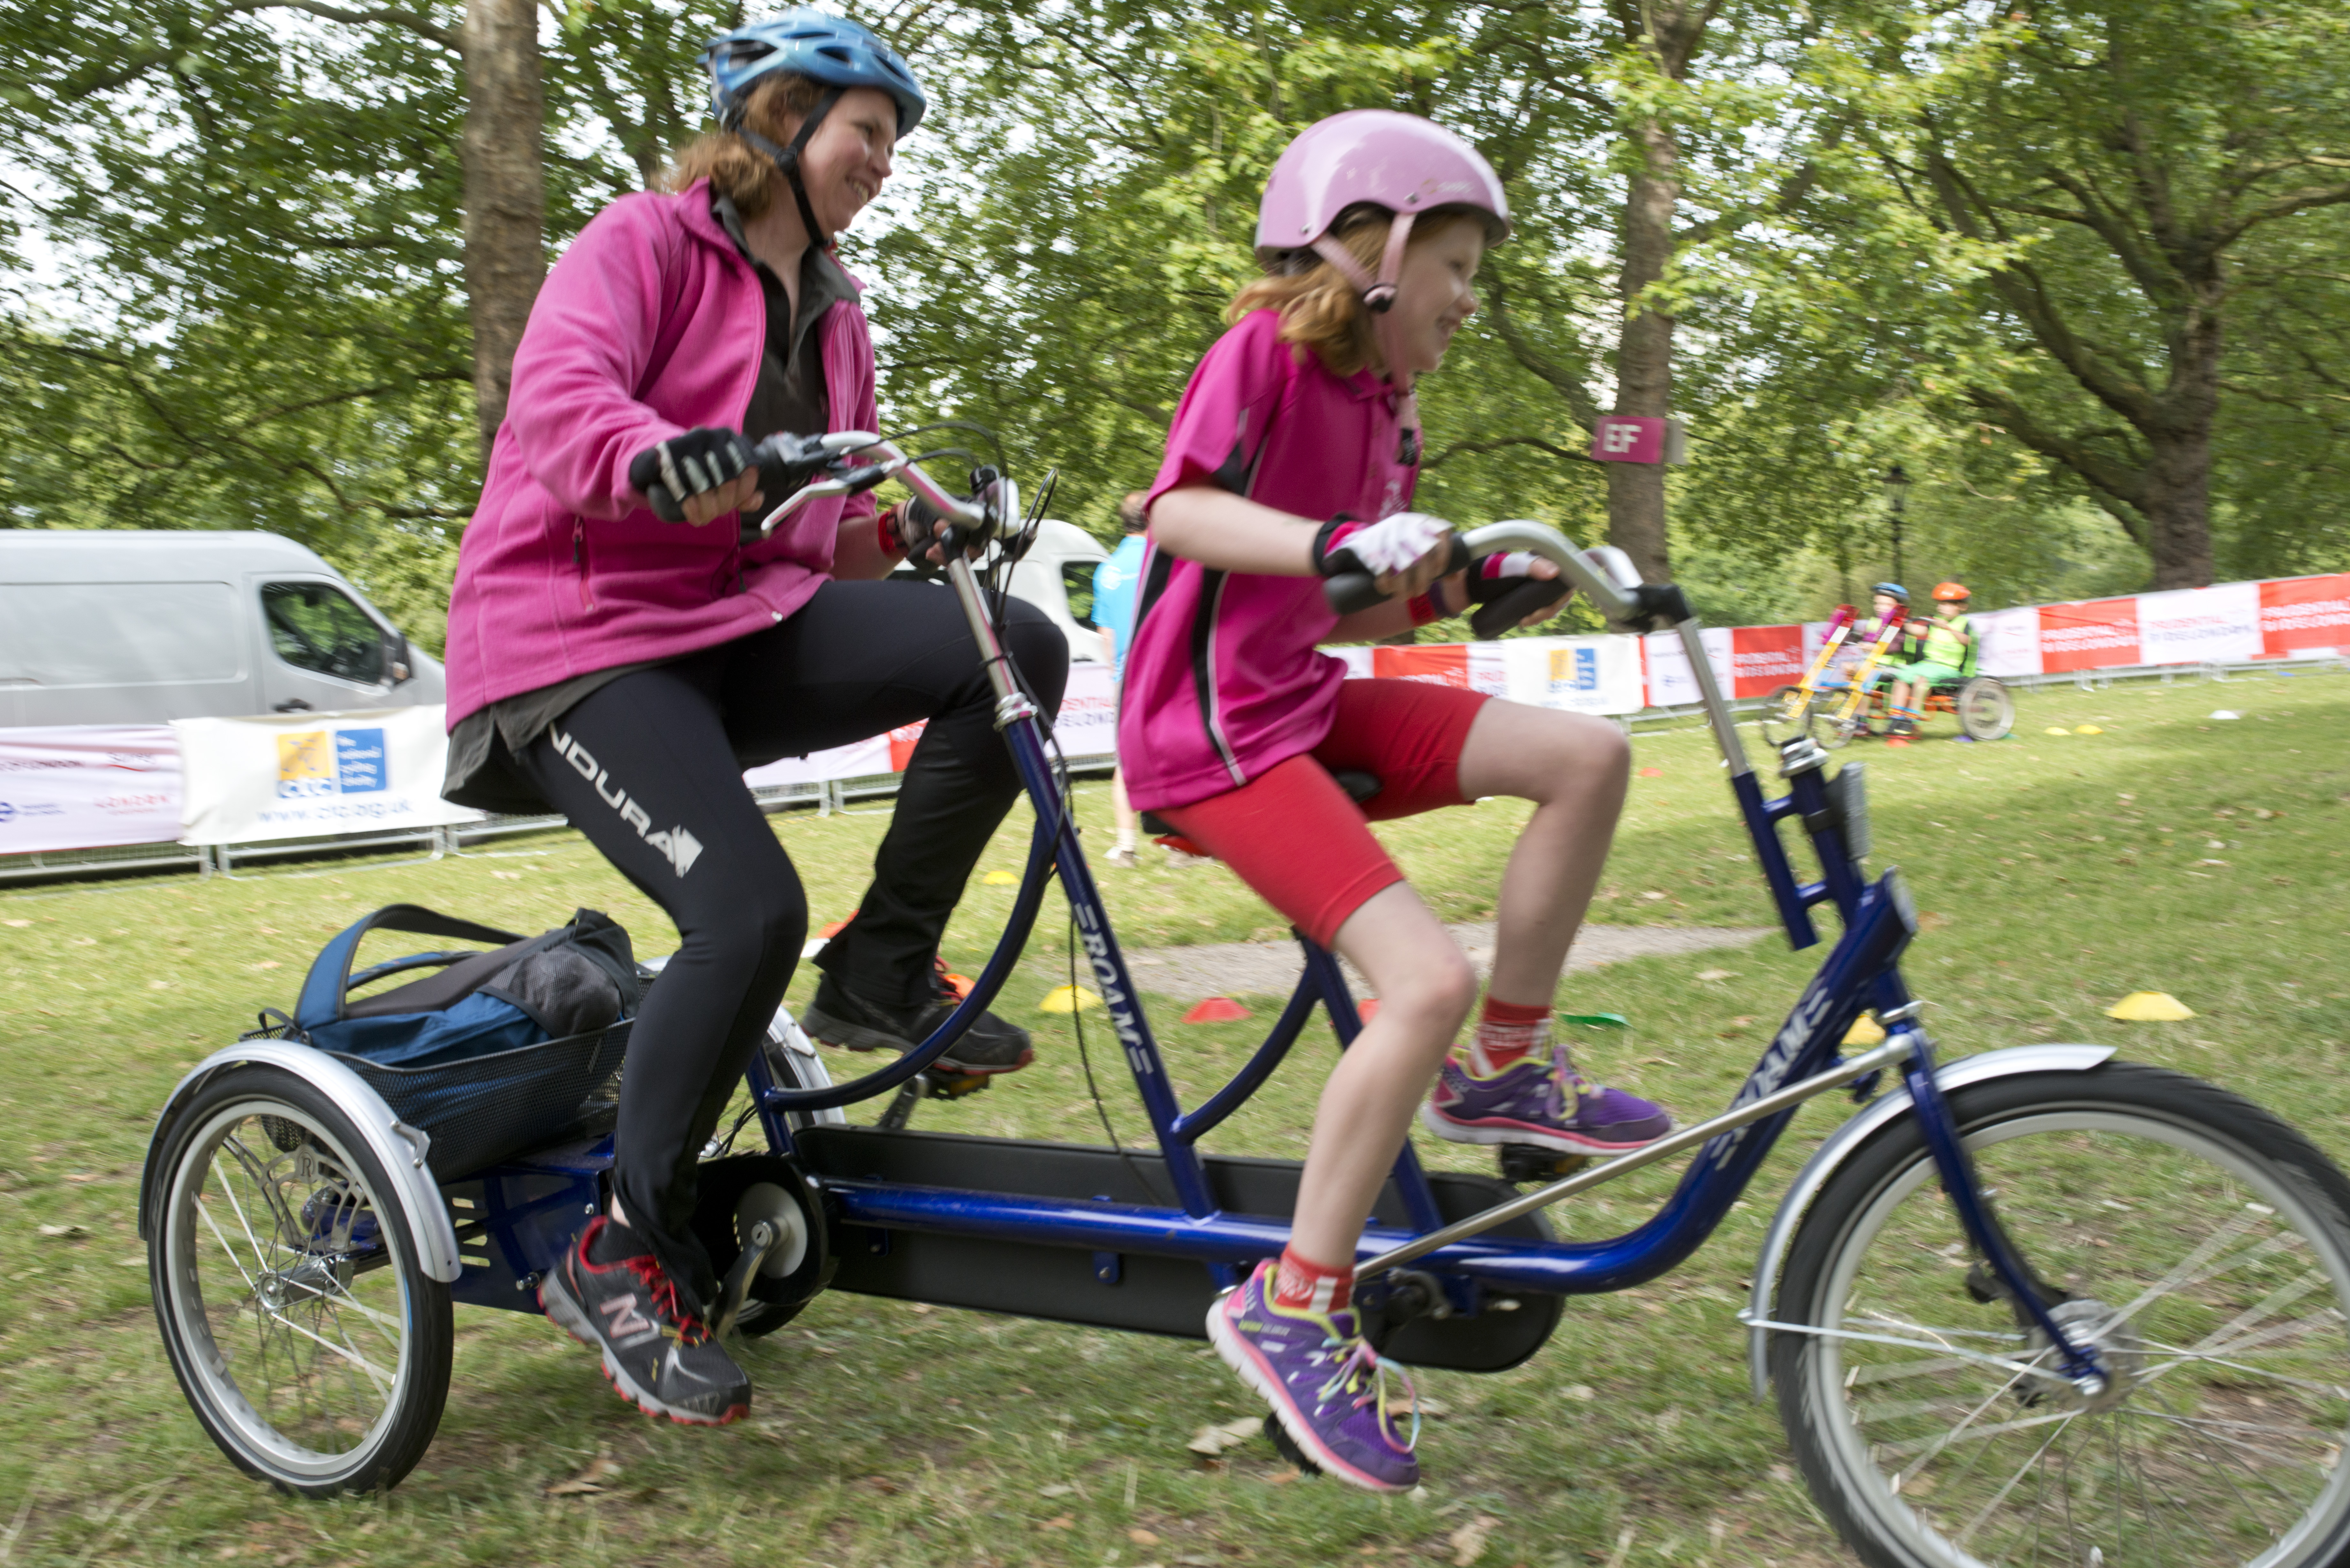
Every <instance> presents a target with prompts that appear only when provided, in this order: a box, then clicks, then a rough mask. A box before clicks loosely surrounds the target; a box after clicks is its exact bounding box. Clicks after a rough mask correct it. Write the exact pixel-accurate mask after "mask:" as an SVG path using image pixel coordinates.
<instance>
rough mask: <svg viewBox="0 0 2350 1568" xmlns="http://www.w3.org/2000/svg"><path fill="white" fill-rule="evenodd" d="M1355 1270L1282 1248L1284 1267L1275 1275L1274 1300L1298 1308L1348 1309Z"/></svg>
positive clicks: (1275, 1302)
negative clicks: (1333, 1266)
mask: <svg viewBox="0 0 2350 1568" xmlns="http://www.w3.org/2000/svg"><path fill="white" fill-rule="evenodd" d="M1354 1291H1355V1271H1354V1269H1353V1267H1352V1266H1351V1265H1350V1266H1348V1267H1347V1268H1343V1269H1333V1268H1329V1267H1327V1266H1326V1265H1324V1264H1321V1263H1317V1262H1314V1261H1313V1260H1312V1259H1311V1258H1307V1257H1305V1256H1303V1255H1302V1254H1300V1253H1299V1251H1297V1249H1296V1248H1295V1247H1284V1248H1283V1249H1282V1250H1281V1268H1280V1270H1279V1271H1278V1272H1276V1273H1275V1274H1274V1278H1273V1304H1274V1305H1275V1306H1284V1307H1288V1308H1291V1309H1292V1310H1293V1311H1298V1312H1318V1313H1323V1314H1329V1313H1334V1312H1345V1311H1346V1310H1347V1303H1348V1302H1350V1301H1352V1300H1353V1299H1354Z"/></svg>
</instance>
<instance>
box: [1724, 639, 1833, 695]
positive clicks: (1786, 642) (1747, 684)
mask: <svg viewBox="0 0 2350 1568" xmlns="http://www.w3.org/2000/svg"><path fill="white" fill-rule="evenodd" d="M1812 646H1813V649H1814V651H1817V649H1818V646H1819V645H1818V644H1816V643H1814V644H1813V645H1812ZM1809 662H1810V661H1809V660H1808V659H1805V658H1804V628H1802V627H1800V626H1740V627H1732V628H1731V631H1730V670H1731V688H1732V689H1731V693H1730V694H1731V696H1732V697H1768V696H1769V695H1771V693H1772V692H1773V691H1777V690H1779V688H1780V687H1782V686H1793V685H1794V684H1795V682H1797V681H1798V680H1802V679H1803V678H1804V666H1805V665H1806V664H1807V663H1809Z"/></svg>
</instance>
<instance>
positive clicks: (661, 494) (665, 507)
mask: <svg viewBox="0 0 2350 1568" xmlns="http://www.w3.org/2000/svg"><path fill="white" fill-rule="evenodd" d="M645 499H646V500H647V501H649V502H650V503H652V508H653V515H654V516H656V517H658V518H660V520H661V521H662V522H664V523H682V522H684V521H685V508H684V506H683V505H681V504H680V503H679V501H678V499H677V497H676V496H674V495H672V494H671V493H670V489H669V486H668V485H666V484H655V485H654V486H653V487H652V488H651V489H650V490H648V491H646V492H645Z"/></svg>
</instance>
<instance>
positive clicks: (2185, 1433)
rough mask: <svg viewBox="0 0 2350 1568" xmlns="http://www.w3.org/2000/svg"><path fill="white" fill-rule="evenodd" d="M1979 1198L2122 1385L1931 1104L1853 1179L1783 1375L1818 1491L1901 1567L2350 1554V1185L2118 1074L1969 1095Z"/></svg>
mask: <svg viewBox="0 0 2350 1568" xmlns="http://www.w3.org/2000/svg"><path fill="white" fill-rule="evenodd" d="M1950 1104H1951V1107H1952V1110H1953V1112H1954V1113H1955V1115H1956V1116H1957V1119H1958V1123H1959V1127H1960V1132H1961V1136H1962V1137H1963V1138H1964V1140H1965V1142H1966V1145H1967V1147H1968V1148H1969V1150H1970V1156H1971V1158H1973V1160H1974V1161H1975V1164H1976V1170H1977V1179H1978V1182H1979V1185H1980V1186H1981V1188H1982V1189H1984V1190H1985V1191H1986V1192H1988V1193H1990V1194H1991V1195H1992V1201H1993V1202H1994V1203H1995V1204H1996V1207H1997V1210H1998V1214H1999V1218H2000V1220H2001V1222H2002V1225H2003V1227H2004V1228H2005V1230H2006V1231H2007V1232H2008V1233H2009V1234H2010V1235H2012V1237H2013V1238H2014V1239H2015V1242H2016V1245H2017V1246H2018V1247H2019V1248H2020V1249H2021V1250H2022V1253H2023V1255H2024V1258H2025V1260H2026V1262H2027V1263H2028V1266H2029V1267H2030V1268H2031V1269H2032V1270H2033V1272H2035V1273H2036V1274H2037V1275H2038V1277H2039V1278H2040V1279H2041V1280H2043V1281H2044V1282H2046V1283H2047V1284H2048V1285H2050V1286H2052V1287H2054V1290H2055V1291H2056V1293H2058V1294H2060V1295H2061V1296H2062V1297H2063V1298H2064V1299H2063V1300H2062V1301H2061V1302H2059V1303H2055V1304H2054V1307H2053V1311H2052V1314H2051V1315H2053V1316H2054V1318H2055V1319H2056V1320H2057V1321H2058V1322H2059V1323H2060V1324H2063V1325H2064V1327H2065V1330H2066V1332H2067V1334H2074V1333H2075V1332H2076V1331H2077V1333H2078V1334H2079V1335H2080V1336H2081V1337H2082V1338H2084V1339H2085V1341H2086V1342H2087V1343H2088V1345H2090V1347H2091V1348H2092V1349H2093V1350H2094V1352H2095V1355H2096V1356H2097V1357H2098V1359H2099V1360H2100V1362H2101V1364H2102V1366H2101V1370H2102V1372H2103V1373H2104V1375H2105V1379H2106V1381H2105V1382H2104V1384H2103V1385H2102V1386H2092V1385H2086V1384H2076V1383H2074V1382H2072V1381H2070V1380H2068V1379H2066V1378H2064V1376H2060V1375H2058V1372H2057V1368H2056V1366H2055V1362H2054V1352H2053V1350H2052V1348H2051V1346H2050V1345H2049V1343H2048V1341H2047V1339H2046V1337H2045V1336H2044V1335H2043V1334H2042V1333H2041V1331H2040V1330H2039V1329H2038V1328H2037V1327H2035V1326H2033V1320H2031V1319H2030V1318H2029V1317H2028V1316H2027V1315H2026V1314H2024V1313H2023V1312H2022V1311H2021V1310H2019V1309H2017V1308H2015V1307H2013V1306H2012V1305H2011V1303H2009V1302H2008V1300H2007V1299H2006V1298H2005V1296H2004V1295H2003V1293H2002V1292H2001V1290H2000V1289H1999V1287H1998V1286H1997V1285H1996V1283H1995V1282H1994V1281H1993V1280H1992V1277H1991V1274H1990V1272H1989V1271H1988V1270H1987V1269H1986V1268H1984V1267H1983V1266H1982V1264H1981V1262H1980V1260H1973V1259H1970V1255H1969V1249H1968V1246H1967V1243H1966V1241H1965V1240H1964V1238H1963V1235H1962V1233H1961V1231H1960V1228H1959V1225H1958V1222H1957V1220H1956V1219H1955V1217H1954V1216H1953V1214H1952V1212H1951V1210H1950V1204H1949V1202H1948V1201H1947V1199H1945V1198H1944V1197H1943V1195H1942V1193H1941V1190H1940V1186H1939V1175H1938V1172H1937V1168H1936V1167H1935V1164H1934V1161H1933V1158H1932V1156H1931V1155H1930V1154H1929V1151H1928V1149H1927V1147H1926V1143H1925V1139H1924V1137H1923V1136H1922V1134H1921V1132H1920V1130H1919V1128H1918V1122H1917V1118H1916V1117H1914V1116H1904V1117H1902V1118H1900V1119H1898V1120H1897V1121H1895V1122H1893V1123H1891V1124H1889V1125H1888V1126H1887V1127H1886V1128H1885V1129H1884V1130H1883V1131H1881V1132H1880V1133H1878V1134H1877V1135H1876V1136H1875V1137H1873V1138H1872V1139H1871V1140H1870V1141H1869V1142H1868V1143H1867V1144H1866V1145H1864V1146H1863V1147H1861V1149H1860V1150H1858V1151H1857V1152H1856V1154H1855V1155H1854V1156H1853V1157H1852V1158H1851V1159H1850V1160H1849V1161H1848V1162H1847V1163H1846V1165H1845V1166H1844V1167H1843V1168H1841V1169H1839V1170H1838V1171H1837V1172H1836V1173H1835V1175H1834V1176H1833V1177H1831V1178H1830V1179H1829V1180H1828V1182H1827V1184H1826V1185H1825V1187H1824V1188H1822V1189H1821V1191H1820V1193H1819V1196H1818V1198H1817V1199H1815V1200H1814V1202H1813V1205H1812V1207H1811V1210H1810V1211H1809V1212H1808V1213H1807V1214H1806V1215H1805V1217H1804V1222H1803V1225H1802V1227H1801V1229H1800V1230H1799V1231H1797V1233H1796V1237H1795V1241H1794V1247H1793V1248H1792V1249H1791V1251H1790V1252H1789V1254H1788V1261H1787V1266H1786V1271H1785V1273H1784V1276H1783V1280H1782V1282H1781V1287H1780V1292H1779V1303H1778V1306H1777V1309H1776V1313H1775V1314H1774V1321H1776V1322H1779V1323H1783V1324H1789V1325H1790V1326H1789V1327H1788V1328H1783V1329H1777V1330H1774V1331H1773V1333H1772V1336H1771V1341H1770V1363H1771V1372H1772V1378H1773V1382H1774V1384H1775V1385H1776V1386H1777V1389H1778V1397H1779V1411H1780V1416H1781V1418H1782V1420H1783V1422H1784V1423H1785V1426H1786V1429H1787V1436H1788V1438H1789V1440H1790V1442H1791V1443H1792V1444H1793V1445H1794V1450H1795V1454H1796V1457H1797V1459H1799V1461H1800V1462H1801V1464H1802V1467H1803V1471H1804V1480H1805V1481H1806V1482H1807V1483H1808V1485H1809V1486H1810V1489H1811V1492H1812V1496H1813V1498H1814V1501H1816V1502H1817V1503H1818V1504H1819V1506H1820V1508H1821V1510H1822V1511H1824V1512H1825V1514H1826V1515H1827V1517H1828V1519H1829V1520H1830V1521H1831V1522H1832V1523H1834V1524H1835V1528H1836V1530H1837V1532H1839V1533H1840V1534H1841V1535H1843V1537H1844V1539H1845V1541H1846V1543H1847V1544H1848V1545H1849V1546H1850V1547H1851V1548H1852V1550H1853V1551H1854V1552H1856V1554H1857V1555H1858V1556H1859V1557H1861V1558H1862V1559H1863V1560H1864V1561H1866V1562H1867V1563H1872V1564H1875V1565H1877V1568H1956V1565H1959V1564H1975V1563H1984V1564H2012V1565H2018V1568H2020V1565H2022V1564H2041V1563H2047V1564H2055V1563H2067V1564H2078V1563H2099V1562H2102V1563H2110V1564H2116V1565H2118V1564H2120V1563H2152V1562H2178V1563H2196V1564H2213V1565H2217V1564H2238V1563H2257V1564H2260V1565H2262V1568H2321V1565H2331V1564H2334V1563H2338V1562H2340V1561H2342V1560H2343V1555H2344V1553H2345V1551H2350V1465H2345V1464H2342V1463H2339V1462H2338V1461H2339V1460H2340V1459H2341V1456H2342V1454H2343V1452H2344V1448H2345V1444H2350V1221H2345V1215H2350V1181H2345V1179H2344V1177H2343V1174H2342V1172H2341V1171H2339V1170H2338V1169H2336V1168H2334V1165H2333V1164H2332V1163H2331V1162H2330V1161H2328V1160H2327V1159H2326V1158H2325V1157H2324V1155H2323V1154H2321V1153H2319V1152H2318V1150H2317V1149H2316V1148H2315V1147H2313V1146H2312V1145H2311V1144H2310V1143H2309V1141H2308V1140H2307V1139H2306V1138H2304V1137H2302V1136H2301V1134H2300V1133H2298V1132H2296V1131H2295V1130H2294V1129H2293V1127H2290V1126H2288V1125H2286V1124H2285V1123H2284V1122H2282V1121H2281V1120H2280V1119H2278V1118H2277V1117H2275V1116H2272V1115H2270V1114H2269V1113H2268V1112H2266V1111H2264V1110H2262V1109H2261V1108H2260V1107H2259V1106H2254V1105H2252V1104H2251V1103H2250V1102H2248V1101H2245V1100H2242V1099H2240V1098H2238V1097H2237V1096H2233V1095H2230V1094H2228V1093H2226V1092H2225V1091H2223V1090H2220V1089H2218V1088H2215V1087H2213V1086H2212V1085H2209V1084H2204V1083H2201V1082H2199V1081H2198V1080H2196V1079H2193V1078H2189V1077H2187V1076H2185V1075H2181V1074H2177V1073H2171V1072H2167V1071H2164V1070H2161V1069H2158V1068H2153V1067H2146V1066H2140V1065H2137V1064H2129V1063H2122V1062H2115V1063H2109V1064H2106V1065H2105V1066H2102V1067H2098V1068H2096V1069H2094V1070H2092V1071H2090V1072H2086V1073H2047V1074H2027V1075H2018V1076H2015V1077H2011V1078H2001V1079H1994V1080H1991V1081H1989V1082H1986V1083H1981V1084H1977V1085H1971V1086H1969V1087H1967V1088H1962V1089H1960V1090H1957V1091H1955V1092H1954V1093H1952V1094H1951V1096H1950Z"/></svg>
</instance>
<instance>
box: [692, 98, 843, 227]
mask: <svg viewBox="0 0 2350 1568" xmlns="http://www.w3.org/2000/svg"><path fill="white" fill-rule="evenodd" d="M823 95H824V88H823V87H822V86H820V85H819V84H818V83H817V81H816V78H813V77H804V76H801V75H800V74H799V73H797V72H796V71H777V72H775V74H774V75H772V76H768V77H764V78H760V80H759V81H758V82H757V83H756V84H755V85H754V86H753V88H751V97H750V101H749V102H748V103H747V104H745V105H744V107H743V123H744V124H746V125H748V126H749V127H750V128H751V129H752V130H755V131H757V132H758V133H759V134H760V135H762V136H764V137H765V138H766V139H767V140H770V141H772V142H774V143H775V144H776V145H777V146H778V147H786V146H789V145H790V144H791V140H792V137H793V136H794V135H795V133H796V132H797V131H798V130H799V122H800V121H801V120H803V119H806V118H807V114H808V111H809V110H810V109H814V108H816V100H817V99H819V98H821V97H823ZM696 180H708V181H709V182H710V184H711V188H712V190H715V191H716V192H718V193H719V194H720V195H722V196H723V197H725V198H726V199H727V200H728V201H730V202H733V203H734V210H735V211H736V212H737V213H741V214H742V215H743V219H744V221H745V222H748V221H749V220H750V219H753V218H756V217H758V216H760V215H761V214H762V213H765V212H766V210H767V208H768V205H769V204H770V203H772V202H774V201H775V195H776V193H777V192H780V191H781V190H782V189H783V186H784V177H783V175H782V174H780V173H779V172H777V171H776V169H775V163H774V162H773V161H771V160H770V159H769V158H768V157H767V156H766V155H765V154H764V153H763V152H759V151H755V150H754V148H753V147H752V146H751V144H750V143H749V142H747V141H745V140H743V139H742V138H741V137H739V136H737V135H735V134H734V133H733V132H732V131H726V130H720V131H713V132H712V133H711V134H710V135H708V136H702V137H697V138H695V139H694V140H691V141H690V142H688V143H686V144H685V146H683V147H681V148H680V149H679V150H678V153H677V156H676V158H675V159H673V160H671V163H670V166H669V171H668V172H666V173H664V174H663V175H662V176H661V182H660V183H661V189H663V190H665V191H682V190H684V189H685V188H686V187H687V186H689V185H691V184H692V183H693V182H695V181H696Z"/></svg>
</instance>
